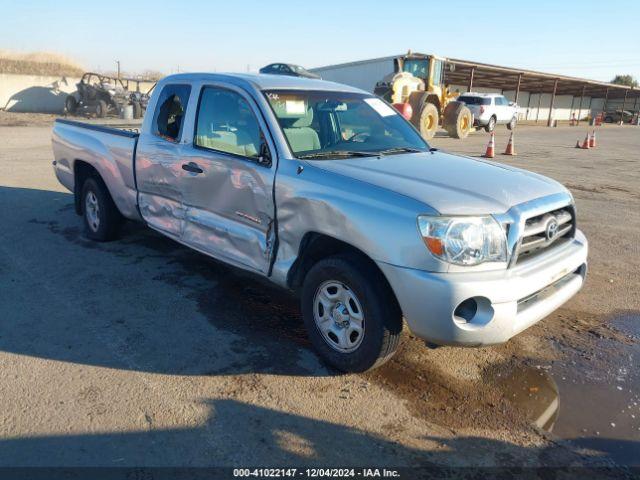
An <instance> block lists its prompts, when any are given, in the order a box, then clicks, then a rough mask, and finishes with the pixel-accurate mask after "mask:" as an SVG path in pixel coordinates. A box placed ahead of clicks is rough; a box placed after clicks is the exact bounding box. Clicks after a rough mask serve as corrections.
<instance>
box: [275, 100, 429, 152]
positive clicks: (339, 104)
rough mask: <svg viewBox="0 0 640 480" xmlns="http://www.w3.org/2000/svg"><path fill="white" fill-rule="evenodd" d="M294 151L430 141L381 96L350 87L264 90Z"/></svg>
mask: <svg viewBox="0 0 640 480" xmlns="http://www.w3.org/2000/svg"><path fill="white" fill-rule="evenodd" d="M265 95H266V97H267V100H268V101H269V104H270V105H271V108H272V109H273V112H274V113H275V115H276V117H277V119H278V123H279V125H280V128H282V132H283V133H284V136H285V137H286V139H287V142H288V143H289V147H290V148H291V151H292V152H293V154H294V155H295V156H296V157H298V158H339V157H341V156H365V155H378V154H391V153H403V152H412V151H426V150H428V149H429V146H428V145H427V143H426V142H425V141H424V140H423V139H422V137H421V136H420V134H419V133H418V132H417V131H416V130H415V129H414V128H413V127H412V126H411V125H410V124H409V123H408V122H407V121H406V120H405V119H404V118H403V117H402V116H401V115H400V114H398V112H396V110H394V109H393V108H391V107H390V106H389V105H388V104H386V103H385V102H383V101H382V100H380V99H379V98H377V97H373V96H370V95H366V94H359V93H347V92H316V91H301V90H288V91H284V90H277V91H274V90H272V91H267V92H265Z"/></svg>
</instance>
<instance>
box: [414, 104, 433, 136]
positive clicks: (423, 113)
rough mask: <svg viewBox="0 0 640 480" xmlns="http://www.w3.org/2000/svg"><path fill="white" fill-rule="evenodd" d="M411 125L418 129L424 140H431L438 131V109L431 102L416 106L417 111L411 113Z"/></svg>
mask: <svg viewBox="0 0 640 480" xmlns="http://www.w3.org/2000/svg"><path fill="white" fill-rule="evenodd" d="M413 112H414V114H413V116H412V117H411V123H413V125H414V126H415V127H416V128H417V129H418V131H419V132H420V135H422V137H423V138H424V139H425V140H429V139H431V138H433V137H434V136H435V134H436V130H438V118H439V115H438V109H437V108H436V106H435V105H434V104H433V103H431V102H426V103H423V104H422V105H421V106H420V105H418V109H417V110H414V111H413Z"/></svg>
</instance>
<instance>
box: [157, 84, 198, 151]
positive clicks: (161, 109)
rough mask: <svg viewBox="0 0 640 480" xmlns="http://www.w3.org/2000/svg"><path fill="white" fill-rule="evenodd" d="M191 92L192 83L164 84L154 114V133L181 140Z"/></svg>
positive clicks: (171, 139) (161, 136)
mask: <svg viewBox="0 0 640 480" xmlns="http://www.w3.org/2000/svg"><path fill="white" fill-rule="evenodd" d="M190 94H191V86H190V85H183V84H172V85H165V86H164V88H163V89H162V92H160V96H159V97H158V103H157V104H156V111H155V112H154V114H153V123H152V129H153V130H152V131H153V134H154V135H156V136H158V137H160V138H163V139H165V140H168V141H170V142H177V141H179V140H180V135H181V134H182V130H183V124H184V116H185V111H186V109H187V103H189V95H190Z"/></svg>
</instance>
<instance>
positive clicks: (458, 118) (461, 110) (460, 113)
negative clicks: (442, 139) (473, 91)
mask: <svg viewBox="0 0 640 480" xmlns="http://www.w3.org/2000/svg"><path fill="white" fill-rule="evenodd" d="M472 126H473V116H472V115H471V110H469V108H468V107H467V106H466V105H465V104H464V103H462V102H449V104H448V105H447V106H446V107H445V109H444V128H445V130H446V131H447V133H448V134H449V136H450V137H452V138H466V137H467V135H469V132H470V131H471V128H472Z"/></svg>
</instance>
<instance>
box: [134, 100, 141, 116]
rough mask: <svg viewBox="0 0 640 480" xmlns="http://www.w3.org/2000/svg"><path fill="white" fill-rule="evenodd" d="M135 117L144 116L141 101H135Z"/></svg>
mask: <svg viewBox="0 0 640 480" xmlns="http://www.w3.org/2000/svg"><path fill="white" fill-rule="evenodd" d="M133 118H142V105H140V102H133Z"/></svg>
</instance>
